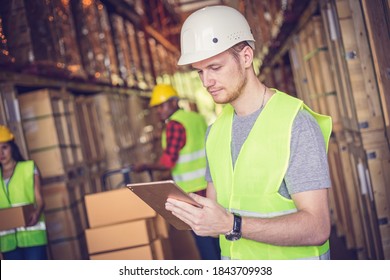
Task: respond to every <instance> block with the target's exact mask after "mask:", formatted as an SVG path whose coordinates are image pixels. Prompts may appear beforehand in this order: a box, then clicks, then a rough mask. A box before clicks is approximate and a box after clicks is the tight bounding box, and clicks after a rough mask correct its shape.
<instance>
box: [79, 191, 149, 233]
mask: <svg viewBox="0 0 390 280" xmlns="http://www.w3.org/2000/svg"><path fill="white" fill-rule="evenodd" d="M84 198H85V207H86V209H87V217H88V222H89V227H90V228H95V227H100V226H107V225H113V224H118V223H123V222H128V221H133V220H138V219H147V218H153V217H155V216H156V212H155V211H154V210H153V209H152V208H151V207H149V205H147V204H146V203H145V202H143V201H142V200H141V199H140V198H139V197H138V196H136V195H135V194H133V193H132V192H131V191H130V190H129V189H127V188H123V189H116V190H111V191H105V192H101V193H96V194H89V195H86V196H85V197H84Z"/></svg>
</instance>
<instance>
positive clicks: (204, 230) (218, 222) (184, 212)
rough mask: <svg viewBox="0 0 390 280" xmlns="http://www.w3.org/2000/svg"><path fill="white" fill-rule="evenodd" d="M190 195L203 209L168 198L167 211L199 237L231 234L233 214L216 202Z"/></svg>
mask: <svg viewBox="0 0 390 280" xmlns="http://www.w3.org/2000/svg"><path fill="white" fill-rule="evenodd" d="M189 195H190V196H191V197H192V198H193V199H195V201H197V202H198V203H200V204H202V205H203V208H198V207H196V206H193V205H191V204H188V203H186V202H182V201H179V200H176V199H173V198H168V199H167V202H166V204H165V209H167V210H168V211H171V212H172V214H173V215H175V216H176V217H178V218H179V219H181V220H182V221H184V222H185V223H187V224H188V225H189V226H190V227H191V228H192V230H193V231H194V232H195V233H196V234H197V235H199V236H218V235H220V234H225V233H227V232H229V231H230V230H231V229H232V228H233V214H231V213H229V212H228V211H226V210H225V208H223V207H222V206H220V205H219V204H218V203H216V202H215V201H214V200H211V199H209V198H205V197H202V196H199V195H197V194H194V193H190V194H189Z"/></svg>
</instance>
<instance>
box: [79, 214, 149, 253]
mask: <svg viewBox="0 0 390 280" xmlns="http://www.w3.org/2000/svg"><path fill="white" fill-rule="evenodd" d="M85 237H86V239H87V246H88V253H89V254H96V253H103V252H108V251H114V250H120V249H126V248H130V247H135V246H141V245H146V244H149V243H150V242H151V241H152V240H153V239H155V238H156V232H155V230H154V226H153V222H152V220H151V219H145V220H138V221H133V222H127V223H122V224H116V225H110V226H105V227H98V228H90V229H87V230H85Z"/></svg>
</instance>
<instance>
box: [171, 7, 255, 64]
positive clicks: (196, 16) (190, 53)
mask: <svg viewBox="0 0 390 280" xmlns="http://www.w3.org/2000/svg"><path fill="white" fill-rule="evenodd" d="M243 41H247V42H248V44H249V45H250V46H251V47H252V48H253V49H254V48H255V39H254V38H253V35H252V33H251V30H250V27H249V24H248V22H247V20H246V19H245V17H244V16H243V15H242V14H241V13H240V12H239V11H237V10H236V9H234V8H231V7H228V6H209V7H205V8H203V9H200V10H198V11H196V12H194V13H193V14H191V15H190V16H189V17H188V18H187V19H186V21H185V22H184V24H183V26H182V28H181V34H180V44H181V56H180V58H179V61H178V63H177V64H178V65H186V64H191V63H194V62H198V61H201V60H204V59H207V58H210V57H212V56H215V55H217V54H220V53H222V52H224V51H226V50H227V49H229V48H230V47H233V46H234V45H235V44H237V43H240V42H243Z"/></svg>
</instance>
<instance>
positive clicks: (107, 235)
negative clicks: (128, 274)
mask: <svg viewBox="0 0 390 280" xmlns="http://www.w3.org/2000/svg"><path fill="white" fill-rule="evenodd" d="M85 205H86V209H87V217H88V222H89V228H88V229H86V230H85V236H86V241H87V247H88V254H89V259H91V260H115V259H128V260H131V259H136V260H162V259H170V258H171V252H170V246H169V244H167V242H169V239H168V225H167V224H166V222H165V221H164V220H162V218H161V217H159V216H158V214H157V213H156V212H155V211H154V210H153V209H152V208H150V207H149V206H148V205H147V204H146V203H145V202H143V201H142V200H141V199H140V198H139V197H138V196H136V195H135V194H133V193H132V192H131V191H130V190H129V189H127V188H125V187H124V188H120V189H116V190H110V191H105V192H101V193H96V194H90V195H87V196H85Z"/></svg>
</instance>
